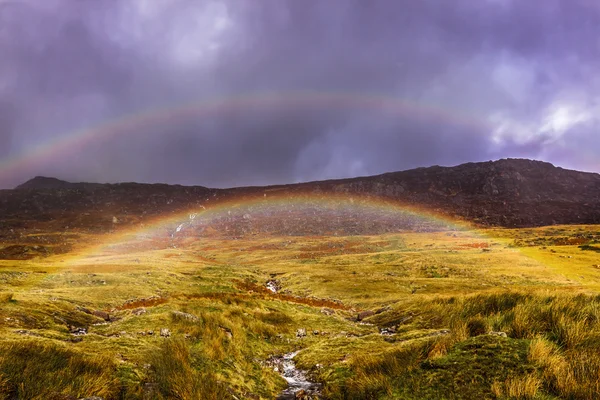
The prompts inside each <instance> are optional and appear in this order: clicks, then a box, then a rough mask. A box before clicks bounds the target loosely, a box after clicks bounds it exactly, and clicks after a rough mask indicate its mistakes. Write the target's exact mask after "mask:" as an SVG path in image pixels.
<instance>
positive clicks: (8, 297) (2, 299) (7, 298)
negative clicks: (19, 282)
mask: <svg viewBox="0 0 600 400" xmlns="http://www.w3.org/2000/svg"><path fill="white" fill-rule="evenodd" d="M13 298H14V293H12V292H0V304H3V303H10V302H11V301H13Z"/></svg>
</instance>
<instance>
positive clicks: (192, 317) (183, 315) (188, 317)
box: [172, 311, 198, 321]
mask: <svg viewBox="0 0 600 400" xmlns="http://www.w3.org/2000/svg"><path fill="white" fill-rule="evenodd" d="M172 315H173V316H174V317H177V318H182V319H186V320H188V321H198V317H196V316H195V315H193V314H188V313H184V312H181V311H173V312H172Z"/></svg>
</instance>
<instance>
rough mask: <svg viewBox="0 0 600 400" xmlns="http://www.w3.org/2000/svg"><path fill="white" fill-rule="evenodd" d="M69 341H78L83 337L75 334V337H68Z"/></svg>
mask: <svg viewBox="0 0 600 400" xmlns="http://www.w3.org/2000/svg"><path fill="white" fill-rule="evenodd" d="M69 341H70V342H71V343H79V342H82V341H83V338H82V337H81V336H75V337H72V338H69Z"/></svg>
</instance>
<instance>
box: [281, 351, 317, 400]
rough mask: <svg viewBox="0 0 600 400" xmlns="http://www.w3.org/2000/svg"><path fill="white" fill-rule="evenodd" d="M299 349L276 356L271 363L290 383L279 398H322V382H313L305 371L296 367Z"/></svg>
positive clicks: (299, 399) (305, 399)
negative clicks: (295, 360) (295, 358)
mask: <svg viewBox="0 0 600 400" xmlns="http://www.w3.org/2000/svg"><path fill="white" fill-rule="evenodd" d="M297 354H298V352H297V351H294V352H292V353H288V354H284V355H283V356H281V357H274V358H271V359H270V360H269V363H270V364H272V365H274V367H273V369H274V370H275V371H276V372H278V373H280V374H281V376H282V377H283V379H285V380H286V381H287V383H288V387H287V388H286V389H285V390H284V391H282V392H281V393H280V394H279V396H277V400H316V399H319V398H320V394H321V384H320V383H316V382H311V381H310V379H309V378H308V377H307V376H306V373H305V372H304V371H301V370H299V369H297V368H296V364H295V363H294V357H296V355H297Z"/></svg>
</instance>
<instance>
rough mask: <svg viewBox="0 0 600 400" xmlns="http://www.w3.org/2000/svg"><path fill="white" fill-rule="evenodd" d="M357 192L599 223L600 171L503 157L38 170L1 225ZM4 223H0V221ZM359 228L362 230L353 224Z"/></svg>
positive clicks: (498, 215)
mask: <svg viewBox="0 0 600 400" xmlns="http://www.w3.org/2000/svg"><path fill="white" fill-rule="evenodd" d="M273 192H277V193H278V194H279V195H294V194H298V193H319V194H323V195H326V194H328V193H337V194H350V195H351V194H357V195H363V196H376V197H382V198H386V199H390V200H397V201H399V202H402V203H408V204H414V205H418V206H420V207H424V208H428V209H431V210H434V211H436V212H439V213H442V214H445V215H447V216H449V217H452V218H459V219H463V220H468V221H472V222H475V223H477V224H480V225H483V226H504V227H528V226H542V225H552V224H593V223H600V175H598V174H593V173H584V172H578V171H571V170H565V169H562V168H558V167H555V166H553V165H552V164H549V163H545V162H540V161H531V160H522V159H505V160H499V161H493V162H483V163H468V164H463V165H459V166H456V167H439V166H434V167H429V168H418V169H414V170H408V171H402V172H392V173H386V174H382V175H377V176H369V177H358V178H351V179H341V180H329V181H318V182H307V183H300V184H291V185H278V186H268V187H244V188H231V189H210V188H206V187H202V186H180V185H165V184H138V183H120V184H97V183H69V182H64V181H60V180H58V179H54V178H43V177H36V178H34V179H32V180H30V181H28V182H26V183H24V184H23V185H20V186H19V187H17V188H16V189H13V190H4V191H0V215H2V220H1V223H2V228H19V227H21V228H31V227H32V224H35V225H38V224H41V223H44V224H50V225H51V226H45V227H46V228H55V229H61V228H65V227H69V228H73V227H78V228H85V229H87V230H92V231H103V230H107V229H110V228H111V226H112V224H113V221H114V218H113V217H115V218H117V219H118V220H119V221H120V223H122V224H127V223H140V222H143V221H144V220H146V219H148V218H151V217H153V216H157V215H163V214H165V213H174V212H177V211H183V210H187V209H190V208H194V207H200V206H201V205H208V204H213V203H214V202H218V201H222V200H226V199H232V198H236V197H239V196H255V195H256V196H262V195H263V194H264V193H273ZM3 230H5V229H3ZM355 233H360V232H355Z"/></svg>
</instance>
